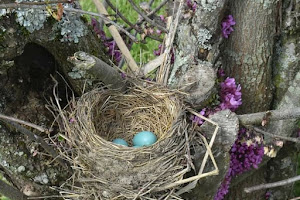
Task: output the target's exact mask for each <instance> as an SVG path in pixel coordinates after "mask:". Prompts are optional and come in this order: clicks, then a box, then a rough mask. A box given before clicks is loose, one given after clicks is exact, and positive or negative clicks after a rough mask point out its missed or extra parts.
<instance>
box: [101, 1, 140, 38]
mask: <svg viewBox="0 0 300 200" xmlns="http://www.w3.org/2000/svg"><path fill="white" fill-rule="evenodd" d="M105 2H106V3H107V5H109V7H111V9H112V10H113V11H114V12H115V13H116V14H117V15H118V16H119V17H120V18H121V19H122V20H123V21H124V22H126V23H127V24H128V25H129V26H131V27H133V28H134V29H135V30H136V31H138V32H139V33H141V32H142V30H141V29H140V28H137V27H136V26H134V25H133V24H132V23H131V22H130V21H129V20H128V19H127V18H126V17H124V16H123V15H122V13H120V12H119V10H118V9H117V8H116V7H115V6H114V5H113V4H112V3H111V2H110V0H105Z"/></svg>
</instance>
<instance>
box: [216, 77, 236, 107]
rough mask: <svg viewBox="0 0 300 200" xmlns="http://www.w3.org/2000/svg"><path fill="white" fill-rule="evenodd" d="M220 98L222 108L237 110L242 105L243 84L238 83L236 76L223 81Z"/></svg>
mask: <svg viewBox="0 0 300 200" xmlns="http://www.w3.org/2000/svg"><path fill="white" fill-rule="evenodd" d="M220 98H221V104H220V105H219V107H220V109H221V110H224V109H230V110H231V111H235V110H236V109H237V108H238V107H239V106H240V105H242V93H241V86H240V85H236V83H235V79H234V78H229V77H228V78H226V79H225V81H224V82H222V83H221V90H220Z"/></svg>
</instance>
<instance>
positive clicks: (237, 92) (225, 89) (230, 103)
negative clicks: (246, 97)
mask: <svg viewBox="0 0 300 200" xmlns="http://www.w3.org/2000/svg"><path fill="white" fill-rule="evenodd" d="M218 75H219V77H220V78H221V77H223V76H225V73H224V70H223V69H220V70H219V71H218ZM220 86H221V89H220V93H219V96H220V102H221V103H220V104H219V105H218V106H216V107H215V108H212V109H209V108H204V109H202V110H201V111H200V113H199V114H200V115H203V116H205V117H208V116H209V115H212V114H214V113H215V112H217V111H220V110H225V109H229V110H231V111H235V110H236V109H237V108H238V107H239V106H240V105H242V93H241V86H240V85H236V83H235V79H234V78H229V77H228V78H226V79H225V81H224V82H222V83H221V84H220ZM191 120H192V121H193V122H194V123H197V124H198V125H202V124H203V123H204V121H203V120H202V119H201V118H200V117H198V116H195V115H192V116H191Z"/></svg>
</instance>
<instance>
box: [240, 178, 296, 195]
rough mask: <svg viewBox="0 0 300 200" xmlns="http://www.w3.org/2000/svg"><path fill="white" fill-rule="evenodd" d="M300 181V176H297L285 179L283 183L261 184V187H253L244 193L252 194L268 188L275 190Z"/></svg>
mask: <svg viewBox="0 0 300 200" xmlns="http://www.w3.org/2000/svg"><path fill="white" fill-rule="evenodd" d="M299 180H300V175H299V176H295V177H293V178H289V179H285V180H282V181H278V182H274V183H268V184H261V185H257V186H253V187H248V188H245V189H244V191H245V192H247V193H250V192H254V191H256V190H262V189H268V188H274V187H279V186H283V185H288V184H291V183H293V182H296V181H299Z"/></svg>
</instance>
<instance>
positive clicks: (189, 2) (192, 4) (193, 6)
mask: <svg viewBox="0 0 300 200" xmlns="http://www.w3.org/2000/svg"><path fill="white" fill-rule="evenodd" d="M186 4H187V6H188V8H189V9H191V10H192V11H193V12H195V11H196V8H197V3H196V2H194V1H193V2H192V0H187V1H186Z"/></svg>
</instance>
